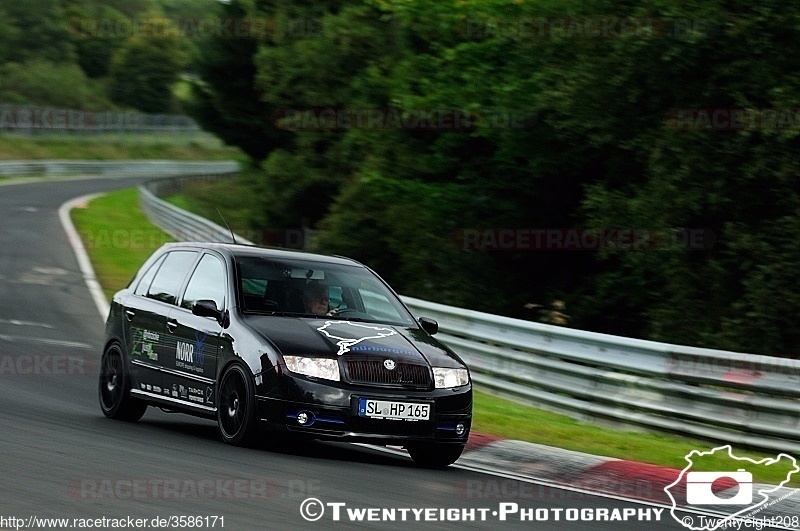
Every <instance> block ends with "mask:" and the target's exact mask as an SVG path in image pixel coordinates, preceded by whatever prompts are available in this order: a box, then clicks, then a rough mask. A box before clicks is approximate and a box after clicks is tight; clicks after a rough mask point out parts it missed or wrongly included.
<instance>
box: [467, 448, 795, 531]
mask: <svg viewBox="0 0 800 531" xmlns="http://www.w3.org/2000/svg"><path fill="white" fill-rule="evenodd" d="M473 438H474V439H475V440H474V441H473ZM457 464H458V465H463V466H466V467H468V468H471V469H479V470H485V471H489V472H498V473H503V474H506V475H511V476H513V477H519V478H524V479H529V480H533V481H537V482H543V483H545V484H548V485H554V486H558V487H564V488H569V489H575V490H578V491H581V492H591V493H598V494H603V495H607V496H612V497H619V498H625V499H629V500H636V501H641V502H647V503H655V504H659V505H664V506H666V507H672V506H673V503H672V500H671V499H670V497H669V496H668V495H667V493H666V491H665V488H666V487H670V486H671V485H672V484H673V483H676V481H677V480H678V478H680V477H681V473H682V472H683V471H682V470H680V469H677V468H670V467H665V466H659V465H653V464H649V463H641V462H637V461H630V460H626V459H616V458H613V457H604V456H597V455H592V454H587V453H583V452H576V451H573V450H564V449H562V448H556V447H553V446H546V445H543V444H536V443H530V442H525V441H516V440H510V439H501V438H497V437H493V436H491V435H484V434H480V433H471V434H470V441H469V442H468V443H467V446H466V449H465V452H464V454H463V455H462V456H461V458H460V459H459V460H458V461H457ZM739 488H741V487H740V486H739V484H738V483H736V482H735V481H733V480H730V479H729V480H728V481H727V482H723V483H722V486H721V490H719V491H715V492H716V495H717V496H719V498H723V499H724V498H726V497H728V494H729V490H730V494H735V493H736V492H737V491H738V490H739ZM772 489H776V490H775V492H773V493H771V494H770V495H769V501H768V502H767V503H764V504H763V505H760V506H758V507H757V508H756V509H755V510H753V511H752V512H753V513H754V517H755V518H773V519H774V518H786V517H791V516H792V515H798V514H800V489H797V488H792V487H782V488H780V489H778V488H777V487H776V486H775V485H768V484H763V483H754V484H753V485H752V491H753V498H754V503H756V502H757V501H758V500H759V493H760V491H764V490H772ZM670 492H671V493H672V494H673V496H675V498H676V500H679V501H678V505H679V507H678V508H688V509H689V510H693V511H697V510H702V511H704V512H709V513H712V514H718V515H720V518H724V517H725V516H726V515H729V514H731V506H729V505H724V504H710V503H709V504H707V505H702V506H701V505H694V506H690V505H688V504H686V503H684V502H683V500H686V483H685V478H682V481H681V482H678V483H677V484H675V485H674V486H672V487H671V488H670ZM482 494H483V495H487V494H490V493H487V492H482ZM496 494H497V495H498V496H499V495H500V494H499V493H496ZM778 500H780V501H779V502H778V503H774V502H776V501H778ZM772 503H774V505H773V504H772ZM781 527H782V526H781ZM792 527H794V528H797V527H798V526H796V525H795V526H792ZM786 528H791V527H786Z"/></svg>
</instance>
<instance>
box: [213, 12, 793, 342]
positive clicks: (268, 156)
mask: <svg viewBox="0 0 800 531" xmlns="http://www.w3.org/2000/svg"><path fill="white" fill-rule="evenodd" d="M224 9H225V10H229V11H230V10H231V9H236V10H239V11H240V12H243V13H246V16H249V17H267V18H270V19H272V20H275V21H277V22H278V23H277V24H276V28H277V30H276V31H275V32H274V33H273V34H272V35H269V36H267V37H264V38H260V39H257V40H256V41H255V42H250V43H247V45H244V44H239V46H237V47H234V46H231V45H230V43H226V42H224V41H209V42H207V43H204V44H205V46H206V54H207V55H206V56H207V57H211V58H212V60H209V61H207V62H206V65H207V72H215V71H216V72H217V75H214V76H212V77H206V78H204V83H207V85H204V87H205V88H206V91H205V92H204V97H205V98H206V100H205V105H206V108H207V109H208V108H212V109H213V108H216V109H217V113H216V115H215V116H216V117H217V118H218V119H217V121H216V122H215V123H214V125H213V127H214V128H215V130H216V131H218V132H220V134H222V135H223V136H225V137H226V138H233V137H234V135H235V133H234V132H235V131H237V130H239V131H247V132H248V133H250V134H252V135H256V136H255V137H256V138H262V139H263V140H264V147H265V149H264V150H263V151H261V152H258V151H257V150H253V149H250V150H249V152H250V153H251V154H252V155H253V156H254V158H255V159H256V161H259V160H261V159H263V161H262V162H261V167H262V168H263V169H264V175H265V176H264V178H263V182H262V183H261V184H260V185H259V186H257V187H256V188H257V189H256V190H254V191H255V192H257V193H256V194H254V199H253V200H254V201H256V202H261V204H262V205H263V207H262V209H261V210H262V211H263V213H264V214H263V219H262V220H261V224H262V226H265V227H286V226H293V227H295V226H303V227H306V228H312V229H315V230H317V233H316V237H315V238H314V240H313V242H312V244H313V248H315V249H319V250H323V251H326V252H337V253H343V254H347V255H350V256H354V257H356V258H359V259H361V260H363V261H365V262H367V263H368V264H370V265H372V266H373V267H375V268H376V269H377V270H378V271H379V272H381V273H383V274H384V275H385V276H386V277H387V278H388V279H389V280H390V282H391V283H393V284H394V285H396V286H397V287H398V288H399V290H400V291H401V292H403V293H406V294H409V295H414V296H419V297H422V298H427V299H432V300H437V301H441V302H444V303H450V304H456V305H463V306H469V307H473V308H477V309H482V310H487V311H492V312H499V313H503V314H508V315H514V316H519V317H525V318H531V319H538V320H544V321H551V322H558V323H565V322H566V323H567V324H568V325H569V326H574V327H578V328H584V329H592V330H600V331H606V332H612V333H620V334H626V335H633V336H639V337H648V338H653V339H658V340H665V341H674V342H684V343H690V344H697V345H704V346H713V347H721V348H730V349H736V350H747V351H752V352H760V353H770V354H775V355H780V356H788V355H792V353H796V351H797V350H796V345H797V343H798V340H799V339H800V326H798V325H800V318H798V313H799V312H798V310H800V282H798V280H800V278H798V277H800V243H798V241H800V238H799V237H800V187H799V186H798V178H797V175H798V174H800V167H798V166H799V165H800V158H799V157H798V156H797V155H798V147H800V145H799V144H798V129H800V123H798V122H796V121H793V120H796V119H797V118H795V115H794V114H791V113H790V114H791V116H790V118H789V122H788V125H787V124H786V123H783V124H781V123H774V122H773V123H772V124H770V123H768V122H758V123H756V122H747V123H746V125H745V126H743V127H722V128H720V127H716V126H714V125H713V124H712V125H711V126H709V125H710V124H709V122H708V121H704V120H702V119H700V120H697V119H690V118H686V116H687V115H686V113H685V112H684V111H681V109H694V110H697V109H701V110H702V109H750V110H752V109H776V110H781V109H790V110H791V109H795V108H797V107H800V105H798V101H797V100H798V98H800V96H798V94H800V90H798V89H800V76H798V66H800V59H798V56H797V55H796V54H794V53H793V50H795V49H797V47H798V44H800V34H798V33H797V32H796V31H795V30H796V28H797V27H798V23H800V8H798V7H796V6H791V5H788V4H785V3H781V2H777V1H767V2H757V3H756V2H751V1H734V2H728V1H712V2H705V3H702V4H697V3H694V2H677V3H676V2H666V1H662V0H638V1H632V2H624V3H619V2H610V1H608V0H594V1H590V2H549V1H546V0H541V1H537V2H507V1H499V0H498V1H491V0H488V1H487V0H480V1H478V0H474V1H470V0H415V1H414V2H407V1H404V0H351V1H344V0H341V1H334V0H330V1H326V2H298V1H282V0H273V1H266V0H264V1H260V0H258V1H257V0H250V1H245V0H239V1H234V2H232V3H231V4H230V5H228V6H226V7H224ZM615 17H616V18H615ZM303 21H305V22H303ZM598 28H599V29H598ZM226 54H227V55H226ZM225 57H227V60H228V64H229V65H231V67H232V68H231V70H229V71H228V76H227V80H226V81H224V82H223V81H222V80H221V79H219V77H220V76H219V75H218V72H219V65H221V64H224V63H225ZM215 65H216V66H215ZM215 68H216V70H215ZM226 83H227V84H226ZM209 86H211V87H212V89H209ZM215 94H216V98H215ZM233 97H237V98H239V99H243V100H244V101H239V102H238V103H237V104H238V105H239V106H240V108H241V109H242V111H243V112H242V113H237V112H236V110H235V109H234V108H233V106H232V105H231V102H230V100H231V98H233ZM303 109H311V110H312V111H311V112H308V113H306V115H305V116H306V118H307V119H306V120H304V121H297V120H296V121H294V122H292V121H291V116H292V115H291V113H292V112H296V111H297V110H303ZM321 109H337V110H342V109H344V110H350V111H351V112H355V113H357V112H361V111H363V110H364V109H382V110H387V109H396V110H398V111H399V112H401V113H402V112H406V113H409V112H413V111H414V110H420V109H426V110H431V109H440V110H442V109H445V110H449V111H452V112H453V113H456V114H457V113H465V114H466V115H467V116H468V117H470V118H472V119H474V121H473V122H472V124H473V125H474V127H462V128H449V129H448V128H441V129H438V130H432V129H430V128H427V129H426V128H414V127H393V126H385V127H377V128H375V127H363V126H346V125H345V126H343V127H338V126H333V127H326V126H325V125H324V122H319V121H316V122H315V121H314V117H317V118H318V117H319V116H320V112H321V111H320V110H321ZM276 110H277V112H276ZM223 111H224V112H223ZM724 112H729V111H724ZM270 113H272V114H271V116H273V119H272V120H271V122H265V121H264V120H263V119H262V118H261V117H263V116H265V115H270ZM681 113H683V114H681ZM756 114H757V113H756ZM502 116H512V118H514V119H516V122H514V123H513V125H509V124H506V123H504V122H503V121H502V120H500V119H499V117H502ZM689 116H691V117H694V118H697V117H700V118H702V117H703V116H704V115H703V112H702V111H698V112H695V111H691V112H690V114H689ZM476 117H477V118H476ZM492 117H494V119H492ZM320 123H322V125H320ZM720 129H722V130H720ZM252 142H253V137H251V138H249V139H246V140H244V141H240V142H239V145H242V146H244V145H247V144H251V143H252ZM587 228H594V229H605V230H606V233H608V231H609V230H616V231H617V232H616V234H617V235H618V236H617V239H614V237H612V238H611V239H610V240H609V241H606V244H605V245H601V246H600V248H597V249H593V250H582V251H581V250H563V249H559V245H549V246H548V245H547V244H542V245H539V246H538V247H539V248H538V249H537V250H527V249H523V248H522V247H525V241H524V240H519V242H521V243H516V244H512V245H511V248H510V249H504V250H498V249H497V247H498V245H497V241H495V240H493V239H492V238H493V237H494V236H497V235H498V234H500V230H499V229H512V230H514V231H515V232H514V233H513V234H515V235H519V234H523V233H524V232H525V230H524V229H545V230H549V232H550V233H552V234H556V235H558V234H561V235H562V236H564V235H568V234H570V233H569V231H568V229H576V230H575V232H573V233H571V234H572V235H573V236H575V235H578V236H577V237H581V236H582V235H586V234H589V232H588V231H586V230H585V229H587ZM625 230H630V231H631V232H633V231H634V230H635V231H638V232H636V233H634V234H639V235H641V234H647V235H648V237H647V239H646V240H639V245H638V247H640V248H638V249H635V250H633V249H630V248H626V247H625V246H624V245H620V243H622V244H624V243H625V241H626V240H625V239H624V238H622V237H620V236H619V235H620V234H626V233H625V232H621V231H625ZM644 231H647V232H646V233H645V232H644ZM475 234H478V235H479V236H478V237H477V238H478V239H477V240H476V239H473V240H469V239H468V238H467V239H465V238H466V236H467V235H472V236H474V235H475ZM612 234H614V233H612ZM687 238H692V239H691V240H687ZM470 242H471V243H472V244H470ZM475 242H480V243H484V244H488V245H489V248H487V249H483V250H481V249H480V248H476V247H479V246H476V245H474V244H475ZM493 245H494V246H493ZM465 247H467V248H465ZM515 247H516V248H515ZM590 247H591V246H590Z"/></svg>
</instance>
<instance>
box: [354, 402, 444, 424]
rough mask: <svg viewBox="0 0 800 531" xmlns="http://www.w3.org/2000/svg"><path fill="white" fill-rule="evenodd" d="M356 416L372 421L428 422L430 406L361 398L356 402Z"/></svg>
mask: <svg viewBox="0 0 800 531" xmlns="http://www.w3.org/2000/svg"><path fill="white" fill-rule="evenodd" d="M358 415H359V416H360V417H369V418H373V419H398V420H429V419H430V418H431V405H430V404H420V403H419V402H392V401H389V400H373V399H371V398H361V399H359V401H358Z"/></svg>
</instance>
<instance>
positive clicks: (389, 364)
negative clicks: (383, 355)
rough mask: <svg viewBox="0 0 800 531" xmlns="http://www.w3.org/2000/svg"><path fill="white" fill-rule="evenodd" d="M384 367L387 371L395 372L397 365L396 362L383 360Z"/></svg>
mask: <svg viewBox="0 0 800 531" xmlns="http://www.w3.org/2000/svg"><path fill="white" fill-rule="evenodd" d="M383 366H384V367H386V369H387V370H390V371H393V370H394V368H395V367H397V364H396V363H395V362H394V360H383Z"/></svg>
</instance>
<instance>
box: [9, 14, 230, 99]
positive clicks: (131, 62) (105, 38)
mask: <svg viewBox="0 0 800 531" xmlns="http://www.w3.org/2000/svg"><path fill="white" fill-rule="evenodd" d="M217 4H218V2H217V1H216V0H180V1H179V0H110V1H109V0H36V1H35V2H6V3H4V4H3V5H0V19H2V21H3V24H2V26H0V65H1V66H0V68H2V72H1V73H2V76H0V103H28V104H35V105H51V106H58V107H70V108H74V109H81V110H91V111H98V110H106V109H114V108H123V109H136V110H140V111H144V112H154V113H167V112H176V111H179V110H180V106H179V102H178V101H176V98H175V97H174V95H173V88H174V85H175V83H176V82H177V81H178V79H179V77H180V76H181V74H183V73H184V71H185V70H186V69H187V68H189V66H190V65H191V62H192V59H193V58H195V55H194V54H195V53H196V47H195V45H194V42H195V41H196V39H197V37H199V35H197V33H196V32H195V33H192V32H186V31H184V32H183V33H181V32H180V30H181V28H176V27H174V23H173V21H183V20H188V19H191V17H197V16H203V15H204V14H205V15H208V16H211V15H212V14H213V12H214V9H215V8H216V6H217ZM184 37H186V38H184Z"/></svg>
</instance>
